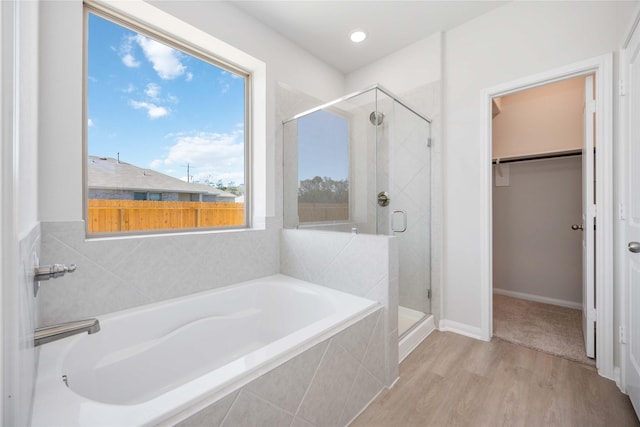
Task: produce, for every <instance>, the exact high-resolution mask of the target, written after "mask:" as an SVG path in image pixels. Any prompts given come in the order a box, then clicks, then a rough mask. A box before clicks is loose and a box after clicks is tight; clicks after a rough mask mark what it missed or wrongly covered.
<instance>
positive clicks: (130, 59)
mask: <svg viewBox="0 0 640 427" xmlns="http://www.w3.org/2000/svg"><path fill="white" fill-rule="evenodd" d="M133 40H134V38H133V36H129V37H125V38H124V39H122V43H120V48H119V49H118V53H119V54H120V59H121V60H122V63H123V64H124V65H126V66H127V67H129V68H137V67H139V66H140V61H138V60H137V59H136V58H135V57H134V56H133Z"/></svg>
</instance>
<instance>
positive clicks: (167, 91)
mask: <svg viewBox="0 0 640 427" xmlns="http://www.w3.org/2000/svg"><path fill="white" fill-rule="evenodd" d="M88 56H89V58H88V82H87V84H88V138H89V141H88V151H89V155H95V156H102V157H113V158H115V157H116V156H117V153H120V160H121V161H124V162H127V163H131V164H133V165H136V166H139V167H144V168H149V169H154V170H158V171H160V172H163V173H166V174H168V175H171V176H174V177H176V178H180V179H183V180H185V181H186V177H187V164H189V165H190V175H191V176H192V177H193V179H194V180H195V181H204V180H205V179H209V180H211V181H213V182H217V181H218V180H222V181H223V182H224V183H228V182H230V181H233V182H235V183H236V184H242V183H244V111H245V108H244V83H245V81H244V79H243V78H240V77H238V76H235V75H233V74H231V73H229V72H227V71H224V70H222V69H220V68H218V67H215V66H213V65H211V64H209V63H207V62H205V61H202V60H200V59H197V58H195V57H193V56H190V55H187V54H185V53H182V52H179V51H177V50H175V49H172V48H170V47H168V46H166V45H164V44H161V43H158V42H156V41H154V40H152V39H150V38H148V37H145V36H142V35H140V34H137V33H136V32H134V31H130V30H128V29H126V28H124V27H121V26H119V25H117V24H114V23H112V22H110V21H108V20H105V19H103V18H100V17H98V16H96V15H93V14H90V15H89V43H88Z"/></svg>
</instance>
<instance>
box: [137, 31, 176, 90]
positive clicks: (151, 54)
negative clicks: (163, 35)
mask: <svg viewBox="0 0 640 427" xmlns="http://www.w3.org/2000/svg"><path fill="white" fill-rule="evenodd" d="M136 42H137V43H138V45H140V47H141V48H142V51H143V52H144V56H145V57H146V58H147V59H148V60H149V61H150V62H151V63H152V64H153V69H154V70H156V72H157V73H158V76H160V78H161V79H163V80H172V79H175V78H176V77H178V76H181V75H182V74H184V72H185V70H186V69H187V67H186V66H184V65H183V64H182V62H180V52H178V51H177V50H175V49H173V48H170V47H169V46H166V45H164V44H162V43H158V42H157V41H155V40H152V39H150V38H147V37H145V36H142V35H140V34H138V35H136Z"/></svg>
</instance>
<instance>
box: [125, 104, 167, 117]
mask: <svg viewBox="0 0 640 427" xmlns="http://www.w3.org/2000/svg"><path fill="white" fill-rule="evenodd" d="M129 104H130V105H131V106H132V107H133V108H135V109H136V110H139V109H141V108H144V109H146V110H147V115H148V116H149V118H150V119H151V120H154V119H158V118H160V117H164V116H168V115H169V112H170V111H169V110H168V109H166V108H164V107H160V106H158V105H155V104H152V103H150V102H139V101H134V100H130V101H129Z"/></svg>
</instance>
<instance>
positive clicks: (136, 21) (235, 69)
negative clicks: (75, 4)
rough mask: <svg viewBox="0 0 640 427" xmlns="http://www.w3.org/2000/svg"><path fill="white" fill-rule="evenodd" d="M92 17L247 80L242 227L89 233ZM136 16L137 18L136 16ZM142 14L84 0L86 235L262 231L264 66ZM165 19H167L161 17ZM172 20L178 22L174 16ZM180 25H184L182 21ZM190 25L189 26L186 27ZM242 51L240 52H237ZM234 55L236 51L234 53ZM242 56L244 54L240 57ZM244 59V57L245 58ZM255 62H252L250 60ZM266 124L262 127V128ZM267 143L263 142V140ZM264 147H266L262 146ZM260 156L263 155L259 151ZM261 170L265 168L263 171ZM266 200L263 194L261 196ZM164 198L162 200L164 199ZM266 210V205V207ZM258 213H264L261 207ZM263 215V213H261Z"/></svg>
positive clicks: (83, 126) (245, 92)
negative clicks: (259, 135)
mask: <svg viewBox="0 0 640 427" xmlns="http://www.w3.org/2000/svg"><path fill="white" fill-rule="evenodd" d="M128 3H129V5H124V4H123V6H127V7H128V6H131V5H133V6H134V9H136V8H138V7H142V6H141V5H140V4H141V3H143V2H138V1H135V0H134V1H130V2H128ZM147 7H152V8H153V9H154V10H155V11H157V10H158V9H156V8H155V7H153V6H151V5H148V4H144V8H147ZM89 14H94V15H96V16H98V17H100V18H102V19H106V20H108V21H110V22H112V23H114V24H116V25H120V26H122V27H124V28H126V29H128V30H130V31H134V32H137V33H139V34H142V35H144V36H145V37H148V38H151V39H153V40H155V41H157V42H160V43H163V44H165V45H167V46H169V47H171V48H173V49H176V50H178V51H180V52H182V53H185V54H187V55H190V56H193V57H195V58H197V59H199V60H201V61H204V62H207V63H209V64H211V65H213V66H215V67H217V68H220V69H222V70H224V71H227V72H230V73H233V74H235V75H238V76H240V77H242V78H244V82H245V87H244V190H245V192H244V196H245V202H244V223H243V224H242V225H232V226H217V227H197V228H165V229H154V230H133V231H118V232H100V233H95V232H93V233H92V232H89V221H88V218H89V186H88V164H87V160H88V155H89V153H88V143H89V140H88V125H87V123H88V118H89V115H88V77H89V75H88V71H89V52H88V49H89V44H88V35H89ZM134 15H135V16H134ZM143 15H144V14H143V13H140V14H138V13H134V14H131V13H129V14H127V13H122V12H121V11H118V10H115V8H113V7H111V5H107V4H105V3H104V2H102V1H100V0H84V2H83V52H82V53H83V79H82V159H83V168H82V189H83V191H82V194H83V199H82V207H83V219H84V221H85V235H86V237H87V238H89V239H90V238H103V237H135V236H157V235H165V234H179V233H202V232H221V231H241V230H247V229H256V228H257V229H263V228H264V227H265V219H264V217H260V216H256V210H257V209H255V208H254V206H253V202H254V201H257V200H256V199H257V198H254V197H253V196H254V195H253V187H254V186H253V180H254V177H255V176H256V174H255V173H254V171H253V167H254V166H255V163H254V156H255V154H256V151H257V150H256V141H255V140H254V135H256V133H255V131H254V127H258V128H260V127H263V126H264V123H260V121H258V122H256V120H255V118H256V110H258V112H266V110H265V109H264V108H258V109H256V105H255V104H254V102H255V100H256V99H259V98H263V97H264V96H265V94H264V93H262V96H257V97H254V91H255V90H256V86H257V85H256V84H255V83H256V82H255V75H256V74H258V79H259V80H262V81H261V82H260V83H262V84H261V85H259V86H258V87H257V89H258V90H259V91H264V86H265V84H264V83H265V82H264V77H265V74H266V73H265V70H264V63H262V62H258V61H255V60H254V58H248V59H249V61H247V60H246V59H245V60H244V61H243V62H253V61H255V62H257V64H255V65H254V64H252V66H253V67H255V68H257V70H258V73H256V70H255V69H254V70H251V69H250V68H253V67H246V68H245V67H241V66H239V65H235V64H234V63H233V62H232V61H229V60H225V59H223V58H222V56H224V55H222V54H221V55H216V54H214V53H213V52H212V51H210V50H209V49H206V48H203V47H199V46H197V43H196V42H188V41H186V38H184V37H180V36H179V35H178V34H170V33H169V32H168V31H166V30H161V29H159V27H158V26H155V25H152V24H151V23H149V22H145V20H144V19H142V16H143ZM162 18H165V19H166V17H162ZM171 19H177V18H173V17H171ZM179 22H180V23H182V24H184V23H183V22H182V21H179ZM186 25H188V24H186ZM209 38H210V39H211V40H210V41H215V42H218V41H217V40H216V39H214V38H213V37H209ZM218 43H220V42H218ZM225 47H226V48H230V46H225ZM238 52H239V51H238ZM234 53H235V52H234ZM240 56H242V55H240ZM243 59H244V58H243ZM251 60H253V61H251ZM236 62H237V61H236ZM260 125H263V126H260ZM262 142H264V141H262ZM262 148H264V147H262ZM257 154H258V155H259V154H261V153H260V152H259V151H258V152H257ZM261 170H262V171H263V170H264V168H262V169H261ZM262 196H263V197H264V195H262ZM161 199H162V198H161ZM147 200H149V193H148V192H147ZM263 208H264V206H263ZM258 210H262V209H260V208H258ZM260 213H262V212H260Z"/></svg>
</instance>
